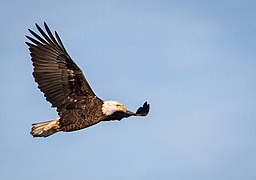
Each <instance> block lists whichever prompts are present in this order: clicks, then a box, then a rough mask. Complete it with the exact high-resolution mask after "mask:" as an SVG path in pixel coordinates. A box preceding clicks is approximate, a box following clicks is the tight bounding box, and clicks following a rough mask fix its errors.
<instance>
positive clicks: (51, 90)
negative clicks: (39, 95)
mask: <svg viewBox="0 0 256 180" xmlns="http://www.w3.org/2000/svg"><path fill="white" fill-rule="evenodd" d="M44 27H45V30H46V32H45V31H44V30H43V29H42V28H41V27H40V26H39V25H38V24H36V28H37V30H38V31H39V33H40V35H41V36H40V35H39V34H37V33H35V32H34V31H32V30H30V29H29V32H30V33H31V34H32V35H33V36H34V38H32V37H30V36H26V37H27V38H28V39H29V40H30V41H31V42H26V44H27V45H28V46H29V51H30V55H31V60H32V62H33V66H34V72H33V76H34V78H35V81H36V82H37V83H38V87H39V89H40V90H41V91H42V92H43V93H44V95H45V97H46V100H47V101H49V102H50V103H51V104H52V107H57V111H58V112H59V113H62V112H63V111H65V110H66V109H65V107H66V106H67V105H68V104H70V103H73V102H75V101H77V100H79V99H81V98H82V99H83V98H90V97H94V96H96V95H95V94H94V92H93V90H92V89H91V87H90V85H89V84H88V82H87V80H86V79H85V77H84V75H83V72H82V71H81V69H80V68H79V67H78V66H77V65H76V64H75V62H74V61H73V60H72V59H71V57H70V56H69V54H68V53H67V51H66V49H65V48H64V45H63V43H62V41H61V39H60V37H59V35H58V34H57V32H55V37H54V36H53V34H52V33H51V30H50V28H49V27H48V25H47V24H46V23H45V22H44Z"/></svg>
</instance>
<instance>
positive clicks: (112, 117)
mask: <svg viewBox="0 0 256 180" xmlns="http://www.w3.org/2000/svg"><path fill="white" fill-rule="evenodd" d="M149 108H150V105H149V104H148V103H147V102H145V103H144V104H143V106H142V107H139V108H138V110H137V111H136V113H134V112H132V111H126V113H125V112H122V111H117V112H115V113H114V114H112V115H110V116H108V117H107V118H106V119H104V121H111V120H121V119H123V118H127V117H130V116H146V115H147V114H148V112H149Z"/></svg>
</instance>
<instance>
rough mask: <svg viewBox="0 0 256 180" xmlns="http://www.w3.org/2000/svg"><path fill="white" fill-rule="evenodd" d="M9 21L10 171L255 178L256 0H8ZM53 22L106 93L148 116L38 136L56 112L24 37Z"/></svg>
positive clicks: (4, 171) (41, 176)
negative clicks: (36, 129) (34, 128)
mask: <svg viewBox="0 0 256 180" xmlns="http://www.w3.org/2000/svg"><path fill="white" fill-rule="evenodd" d="M0 20H1V28H0V34H1V40H0V49H1V53H0V89H1V93H0V100H1V103H0V109H1V111H0V112H1V126H0V141H1V143H0V152H1V153H0V179H21V180H23V179H24V180H25V179H26V180H28V179H37V180H45V179H48V180H55V179H62V180H69V179H95V180H102V179H103V180H115V179H117V180H118V179H120V180H144V179H145V180H155V179H161V180H170V179H173V180H206V179H207V180H222V179H225V180H241V179H243V180H255V179H256V171H255V168H256V143H255V142H256V93H255V92H256V70H255V68H256V1H255V0H221V1H220V0H216V1H205V0H197V1H192V0H184V1H179V0H169V1H167V0H159V1H156V0H147V1H146V0H123V1H117V0H116V1H114V0H102V1H99V0H93V1H88V0H85V1H82V0H81V1H66V0H61V1H60V0H56V1H47V0H44V1H34V0H27V1H17V0H13V1H7V0H6V1H3V0H2V1H1V6H0ZM44 21H46V22H47V23H48V25H49V27H50V28H51V29H52V30H53V31H54V30H57V31H58V33H59V35H60V36H61V38H62V41H63V42H64V45H65V47H66V49H67V51H68V52H69V54H70V55H71V57H72V58H73V59H74V60H75V62H76V63H77V64H78V65H79V66H80V68H81V69H83V72H84V74H85V76H86V77H87V79H88V81H89V83H90V84H91V86H92V88H93V89H94V91H95V92H96V94H97V95H98V96H99V97H100V98H102V99H115V100H117V101H120V102H122V103H123V104H125V105H126V107H127V108H128V109H130V110H134V111H135V110H136V109H137V108H138V107H139V106H140V105H142V104H143V102H144V101H148V102H149V103H150V104H151V111H150V113H149V115H148V116H147V117H145V118H136V117H132V118H129V119H124V120H123V121H121V122H118V121H116V122H115V121H114V122H103V123H100V124H97V125H95V126H93V127H90V128H88V129H84V130H81V131H77V132H73V133H58V134H55V135H53V136H51V137H49V138H32V136H31V135H30V134H29V132H30V128H31V124H32V123H34V122H40V121H46V120H50V119H53V118H56V117H57V113H56V111H55V110H54V109H52V108H51V107H50V103H48V102H46V101H45V99H44V97H43V94H42V93H41V92H40V91H39V90H38V88H37V84H36V83H35V82H34V80H33V77H32V75H31V73H32V69H33V68H32V64H31V61H30V56H29V52H28V48H27V47H26V45H25V41H26V38H25V35H28V34H29V33H28V31H27V29H28V28H31V29H32V30H36V28H35V23H38V24H39V25H42V24H43V22H44Z"/></svg>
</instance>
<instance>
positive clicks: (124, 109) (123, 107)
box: [117, 104, 126, 113]
mask: <svg viewBox="0 0 256 180" xmlns="http://www.w3.org/2000/svg"><path fill="white" fill-rule="evenodd" d="M117 108H118V109H119V110H120V111H123V112H124V113H126V108H125V106H124V105H122V104H118V105H117Z"/></svg>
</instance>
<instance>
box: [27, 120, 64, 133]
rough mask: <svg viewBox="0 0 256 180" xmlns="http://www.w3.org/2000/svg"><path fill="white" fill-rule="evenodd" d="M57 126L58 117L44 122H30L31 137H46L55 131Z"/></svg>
mask: <svg viewBox="0 0 256 180" xmlns="http://www.w3.org/2000/svg"><path fill="white" fill-rule="evenodd" d="M58 128H59V119H54V120H50V121H46V122H40V123H35V124H32V129H31V132H30V134H31V135H32V136H33V137H47V136H50V135H52V134H54V133H56V132H58V131H59V130H58Z"/></svg>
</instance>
